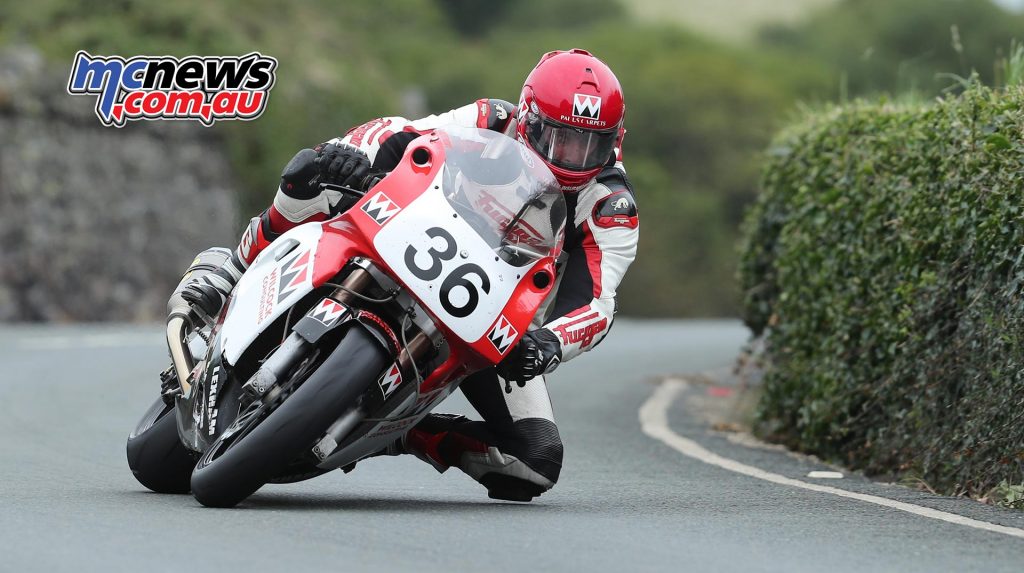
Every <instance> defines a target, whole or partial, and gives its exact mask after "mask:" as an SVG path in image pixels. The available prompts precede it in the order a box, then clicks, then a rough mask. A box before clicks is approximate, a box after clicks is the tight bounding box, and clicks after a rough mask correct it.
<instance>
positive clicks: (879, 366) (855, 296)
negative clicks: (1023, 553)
mask: <svg viewBox="0 0 1024 573" xmlns="http://www.w3.org/2000/svg"><path fill="white" fill-rule="evenodd" d="M744 233H745V238H744V245H743V248H742V262H741V268H740V280H741V284H742V288H743V292H744V297H745V298H744V317H745V320H746V322H747V324H748V325H749V326H750V327H751V328H752V329H753V331H754V332H755V334H758V335H760V334H766V337H765V341H766V345H765V353H764V358H765V362H766V375H765V393H764V397H763V399H762V402H761V404H760V408H759V426H760V427H759V431H760V432H761V433H762V434H763V435H766V436H769V437H772V438H774V439H777V440H780V441H783V442H786V443H788V444H789V445H791V446H795V447H798V448H800V449H803V450H806V451H812V452H816V453H819V454H822V455H824V456H827V457H830V458H833V459H839V460H841V461H843V462H845V463H848V464H851V465H853V466H854V467H860V468H864V469H866V470H868V471H870V472H878V473H887V474H896V473H899V474H909V475H913V476H917V477H919V478H921V479H923V480H925V482H927V483H928V484H930V485H931V486H933V487H935V488H937V489H941V490H942V491H945V492H948V493H983V492H985V491H987V490H988V489H990V488H992V487H993V486H995V485H996V484H997V483H998V482H999V481H1000V480H1003V479H1006V480H1008V481H1009V482H1010V483H1021V482H1022V481H1024V89H1021V88H1020V87H1017V88H1012V89H1009V90H993V89H989V88H986V87H983V86H980V85H977V84H976V83H975V84H973V85H971V86H969V87H968V88H967V89H966V90H965V91H964V93H963V94H962V95H960V96H956V97H950V98H948V99H940V100H937V101H936V102H933V103H930V104H927V105H925V104H920V103H919V104H899V105H898V104H892V103H887V102H881V103H863V102H858V103H854V104H851V105H847V106H843V107H837V108H834V109H829V110H825V111H815V112H811V113H808V114H806V115H805V117H804V118H803V119H802V120H800V121H799V122H798V123H797V124H795V125H793V126H792V127H790V128H789V129H788V130H787V131H786V132H784V133H782V134H781V135H780V136H779V137H778V138H777V139H776V141H775V143H774V144H773V147H772V148H771V149H770V150H769V153H768V166H767V168H766V170H765V173H764V178H763V193H762V195H761V197H760V199H759V200H758V202H757V203H756V204H755V206H754V207H753V208H752V209H751V211H750V212H749V213H748V217H747V221H746V226H745V230H744Z"/></svg>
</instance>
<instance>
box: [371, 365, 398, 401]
mask: <svg viewBox="0 0 1024 573" xmlns="http://www.w3.org/2000/svg"><path fill="white" fill-rule="evenodd" d="M401 383H402V371H401V370H399V368H398V364H393V365H392V366H391V368H390V369H389V370H388V371H387V372H385V373H384V375H383V376H381V378H380V380H378V381H377V385H378V386H380V391H381V392H382V393H383V394H384V398H387V397H388V396H390V395H391V393H392V392H394V391H395V388H398V386H399V384H401Z"/></svg>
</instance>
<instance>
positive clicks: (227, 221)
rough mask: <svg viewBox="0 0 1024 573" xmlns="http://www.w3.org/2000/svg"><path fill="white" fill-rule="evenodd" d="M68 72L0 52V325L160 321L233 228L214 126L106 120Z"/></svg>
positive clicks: (230, 238) (31, 54) (19, 53)
mask: <svg viewBox="0 0 1024 573" xmlns="http://www.w3.org/2000/svg"><path fill="white" fill-rule="evenodd" d="M68 65H69V66H70V59H69V62H68ZM68 73H69V68H65V69H58V68H53V67H52V66H47V65H46V64H45V63H44V60H43V58H42V57H41V56H40V54H38V53H37V52H35V51H33V50H31V49H27V48H18V49H7V50H6V51H4V52H0V321H61V322H64V321H101V320H110V321H148V320H160V319H162V317H163V313H164V303H165V301H166V300H167V296H168V294H169V291H170V289H172V288H173V287H174V285H175V284H177V280H178V278H179V276H180V274H181V273H182V271H183V270H184V268H185V266H187V265H188V263H189V262H190V261H191V259H192V257H193V256H194V255H195V253H196V252H198V251H200V250H202V249H203V248H206V247H208V246H212V245H224V246H233V245H234V244H235V242H236V241H237V237H238V235H239V234H240V230H241V229H240V222H239V216H238V212H237V207H236V202H235V187H236V182H235V180H234V178H233V176H232V171H231V169H230V166H229V163H228V159H227V157H226V155H225V153H224V152H223V151H222V146H221V145H220V144H219V142H218V138H217V136H216V131H215V130H216V129H217V128H216V127H214V128H204V127H202V126H201V125H199V124H198V123H194V122H136V123H129V124H128V125H127V126H125V127H124V128H121V129H117V128H110V127H104V126H103V125H101V124H100V122H99V119H98V118H97V117H96V115H95V113H94V111H93V108H94V106H95V98H93V97H87V96H71V95H68V94H67V92H66V91H65V90H66V86H67V74H68Z"/></svg>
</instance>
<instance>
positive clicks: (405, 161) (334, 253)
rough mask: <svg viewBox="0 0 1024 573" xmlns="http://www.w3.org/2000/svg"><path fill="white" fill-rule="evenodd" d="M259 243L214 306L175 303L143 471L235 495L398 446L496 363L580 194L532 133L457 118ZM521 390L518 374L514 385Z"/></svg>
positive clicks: (541, 281)
mask: <svg viewBox="0 0 1024 573" xmlns="http://www.w3.org/2000/svg"><path fill="white" fill-rule="evenodd" d="M324 187H326V188H329V189H332V190H334V191H337V192H338V193H341V194H342V196H343V197H346V200H343V201H342V203H345V204H346V206H347V207H348V208H347V209H346V210H344V211H342V212H341V213H340V214H337V215H336V216H334V217H333V218H331V219H329V220H327V221H323V222H313V223H306V224H304V225H300V226H298V227H296V228H294V229H292V230H290V231H288V232H287V233H285V234H283V235H282V236H281V237H279V238H278V239H277V240H276V241H274V242H273V243H272V244H271V245H269V246H268V247H267V248H266V249H264V251H263V252H261V253H260V254H259V256H257V257H256V259H255V260H254V261H253V263H252V264H251V265H250V267H249V269H248V270H247V271H246V272H245V274H244V275H243V276H242V278H241V279H240V280H239V282H238V284H237V286H236V288H235V290H234V292H233V293H232V295H231V296H230V297H229V299H228V301H227V302H226V304H225V305H224V307H225V308H224V310H223V311H222V312H221V313H220V315H219V316H217V317H200V316H198V315H197V314H196V311H195V310H193V309H192V308H190V306H189V305H188V304H187V303H186V302H185V301H184V300H183V299H182V298H181V296H180V292H181V290H182V288H183V287H184V285H185V284H186V283H187V282H188V281H189V280H190V279H192V278H194V277H196V276H200V275H201V274H203V273H208V272H211V271H212V270H214V269H216V268H217V267H219V266H220V265H221V264H222V263H223V262H224V261H225V260H226V259H227V257H229V256H230V254H231V252H230V251H229V250H227V249H220V248H214V249H209V250H207V251H204V252H202V253H200V254H199V256H198V257H197V258H196V260H195V261H193V263H192V265H190V266H189V268H188V270H187V271H186V273H185V275H184V276H183V277H182V279H181V282H180V283H179V284H178V286H177V288H176V289H175V291H174V293H173V295H172V296H171V298H170V300H169V301H168V318H167V323H166V327H167V329H166V335H167V346H168V349H169V353H170V358H171V366H170V367H168V368H167V369H166V370H165V371H164V372H163V373H162V374H161V389H162V391H161V395H160V397H159V398H158V399H156V400H155V402H154V403H153V405H152V406H151V407H150V408H149V410H148V411H147V412H146V413H145V415H144V416H143V417H142V420H141V421H140V422H139V424H138V426H137V427H136V429H135V430H134V431H133V432H132V433H131V435H130V436H129V438H128V445H127V449H128V463H129V466H130V467H131V470H132V472H133V474H134V475H135V477H136V479H138V481H139V482H140V483H141V484H142V485H144V486H146V487H147V488H149V489H151V490H153V491H156V492H161V493H186V492H189V491H191V492H192V494H193V495H194V496H195V498H196V499H197V500H198V501H199V502H200V503H202V504H203V505H206V506H212V507H231V506H234V505H236V504H238V503H239V502H241V501H242V500H244V499H246V498H247V497H248V496H250V495H252V494H253V493H254V492H255V491H256V490H258V489H259V488H260V487H262V486H263V485H265V484H266V483H291V482H296V481H300V480H305V479H309V478H312V477H315V476H318V475H321V474H323V473H325V472H328V471H331V470H334V469H339V468H341V469H346V470H347V469H350V468H351V467H353V466H354V464H355V463H356V462H357V461H359V460H361V459H363V458H365V457H368V456H371V455H375V454H378V453H380V452H382V451H383V450H385V449H386V448H387V446H388V445H389V444H393V443H395V442H396V440H399V439H400V438H401V437H402V436H403V435H404V434H405V433H406V432H407V431H408V430H409V429H410V428H412V427H413V426H414V425H415V424H416V423H417V422H418V421H420V420H421V419H422V418H423V417H424V416H426V415H427V414H428V413H429V412H430V411H431V410H432V409H433V408H434V407H435V406H437V405H438V403H440V402H441V401H442V400H444V399H445V397H446V396H448V395H449V394H451V393H452V391H454V390H455V389H456V388H457V387H458V385H459V383H460V382H461V381H462V380H463V379H464V378H465V377H466V376H468V375H469V374H471V373H473V372H475V371H477V370H480V369H483V368H486V367H489V366H493V365H495V364H497V363H498V362H500V361H501V359H502V358H503V357H504V356H505V355H506V354H507V353H508V351H509V350H510V349H511V348H512V347H513V346H514V345H515V343H516V342H517V341H518V340H519V339H520V338H521V336H522V334H523V333H525V332H526V330H527V327H528V326H529V325H530V323H531V321H532V320H533V319H534V316H535V315H536V314H537V312H538V309H539V308H540V307H541V303H542V302H543V301H544V299H545V298H546V297H547V295H548V294H549V293H550V291H551V289H552V288H554V283H555V280H554V278H555V261H556V259H557V257H558V255H559V254H560V252H561V249H562V240H563V234H564V229H565V223H566V206H565V202H564V199H563V197H562V194H561V193H560V191H559V188H558V185H557V183H556V182H555V179H554V176H553V175H551V172H550V171H549V170H548V169H547V167H546V166H545V165H544V163H543V162H542V161H540V160H539V158H538V157H537V156H535V155H534V154H533V152H532V151H531V150H529V149H528V148H527V147H526V146H524V145H522V144H521V143H519V142H517V141H515V140H513V139H511V138H509V137H507V136H505V135H502V134H499V133H496V132H493V131H487V130H482V129H467V128H457V127H449V128H444V129H438V130H436V131H434V132H431V133H429V134H427V135H424V136H421V137H420V138H418V139H416V140H414V141H413V142H412V143H411V144H410V145H409V146H408V148H407V149H406V152H405V154H404V156H403V158H402V160H401V162H400V163H399V165H398V166H397V167H396V168H395V169H394V170H393V171H391V172H390V173H389V174H387V175H386V176H385V177H384V178H383V179H381V180H380V181H379V182H378V183H376V184H375V185H373V186H372V187H371V189H370V190H369V191H366V192H361V191H357V190H355V189H351V188H347V187H340V186H324ZM507 390H510V388H507Z"/></svg>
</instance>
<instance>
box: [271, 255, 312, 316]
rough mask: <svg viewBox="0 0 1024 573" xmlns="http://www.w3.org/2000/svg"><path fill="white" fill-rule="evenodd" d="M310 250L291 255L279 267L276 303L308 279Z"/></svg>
mask: <svg viewBox="0 0 1024 573" xmlns="http://www.w3.org/2000/svg"><path fill="white" fill-rule="evenodd" d="M309 255H310V251H304V252H302V253H300V254H298V255H295V256H294V257H292V260H290V261H288V262H287V263H285V264H284V266H283V267H282V268H281V281H280V285H279V286H278V289H277V303H278V304H280V303H281V302H282V301H284V299H286V298H288V295H290V294H292V293H293V292H295V290H296V289H298V288H299V287H300V286H302V285H303V283H305V282H306V281H307V280H308V279H307V277H308V276H309V271H310V269H312V268H313V265H312V264H310V258H311V257H310V256H309Z"/></svg>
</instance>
